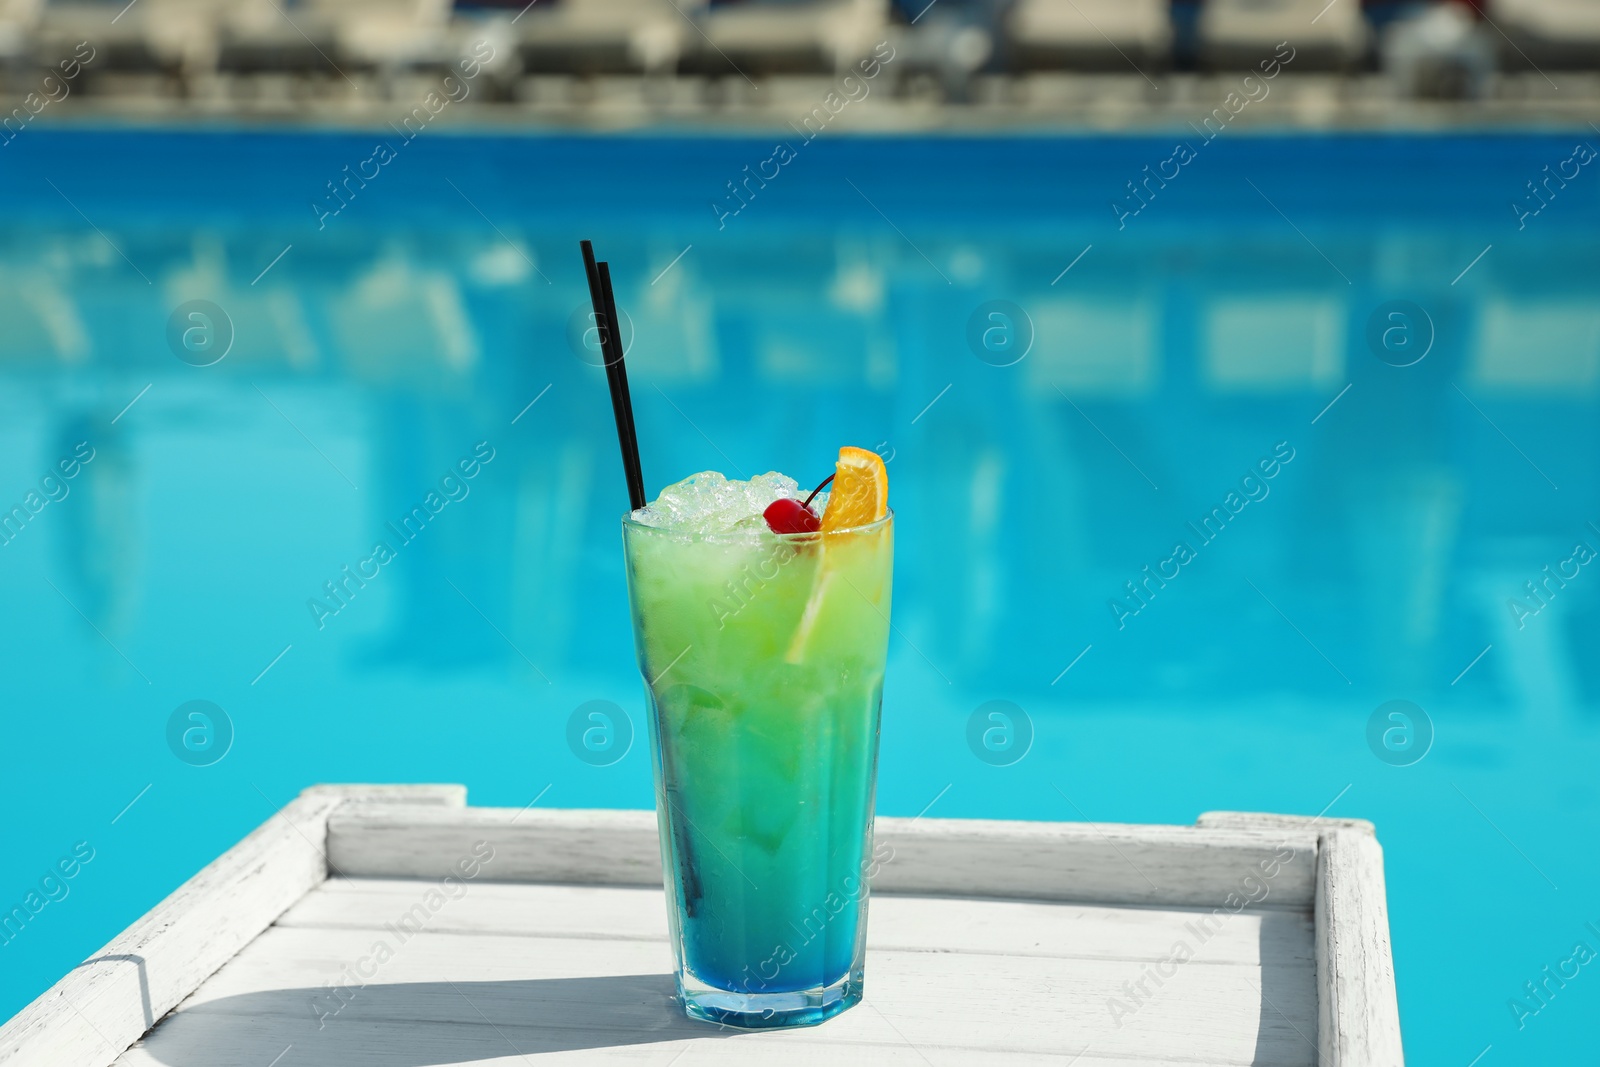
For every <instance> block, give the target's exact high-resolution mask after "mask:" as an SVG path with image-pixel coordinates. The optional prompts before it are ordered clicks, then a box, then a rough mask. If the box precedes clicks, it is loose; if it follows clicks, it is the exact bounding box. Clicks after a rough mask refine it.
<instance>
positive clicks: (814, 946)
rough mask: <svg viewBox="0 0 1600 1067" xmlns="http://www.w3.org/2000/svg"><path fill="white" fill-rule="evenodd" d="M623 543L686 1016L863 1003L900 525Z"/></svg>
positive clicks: (631, 529) (669, 535) (808, 1018)
mask: <svg viewBox="0 0 1600 1067" xmlns="http://www.w3.org/2000/svg"><path fill="white" fill-rule="evenodd" d="M757 521H759V519H757ZM623 542H624V546H625V551H626V556H627V569H628V593H629V599H630V601H631V603H632V607H633V626H634V637H635V642H636V645H637V648H638V654H639V669H640V671H641V673H642V674H643V675H644V679H645V683H646V688H647V689H648V691H649V700H650V724H649V733H650V753H651V761H652V765H653V768H654V774H655V787H656V815H657V820H658V824H659V827H660V832H661V861H662V867H663V869H664V871H663V873H664V881H665V883H666V892H667V914H668V921H669V925H670V929H671V937H672V947H673V952H674V955H675V957H676V962H677V971H678V973H677V979H678V988H679V992H680V994H681V996H682V1000H683V1006H684V1009H685V1010H686V1011H687V1012H688V1014H689V1015H690V1016H692V1017H695V1018H699V1019H705V1020H708V1021H712V1022H719V1023H725V1024H729V1025H734V1026H744V1027H782V1026H804V1025H810V1024H814V1023H818V1022H821V1021H822V1020H824V1019H827V1018H830V1017H832V1016H834V1015H837V1014H838V1013H839V1012H841V1011H844V1010H845V1009H846V1008H848V1007H850V1006H851V1005H853V1004H855V1003H856V1002H858V1001H859V1000H860V999H861V992H862V977H863V972H864V966H865V956H866V929H867V885H868V880H869V878H870V877H871V876H872V874H873V873H874V869H875V866H874V862H875V861H874V855H873V845H872V804H873V792H874V789H875V786H876V780H877V758H878V721H879V712H880V705H881V701H882V695H883V672H884V657H885V652H886V649H887V646H888V637H889V600H890V582H891V577H892V573H893V560H894V515H893V513H890V514H888V515H886V516H885V517H884V518H882V519H880V520H878V521H877V522H874V523H872V524H870V525H867V526H861V527H857V528H854V529H848V530H838V531H830V532H828V533H816V534H789V535H777V534H773V533H770V532H769V531H766V530H761V531H759V532H757V531H754V530H749V531H739V532H736V533H730V534H698V533H688V532H683V531H680V530H675V529H673V528H670V527H666V528H663V527H656V526H648V525H645V524H643V523H640V522H638V521H636V520H634V519H633V518H631V517H629V518H625V519H624V520H623Z"/></svg>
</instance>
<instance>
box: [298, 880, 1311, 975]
mask: <svg viewBox="0 0 1600 1067" xmlns="http://www.w3.org/2000/svg"><path fill="white" fill-rule="evenodd" d="M428 884H429V883H426V882H416V881H410V880H405V879H369V878H332V879H329V880H328V881H327V882H326V883H324V884H323V886H322V888H321V889H320V890H319V891H317V892H315V893H309V894H307V895H306V897H305V898H304V899H303V900H301V901H300V903H299V904H297V905H295V906H294V907H293V908H291V909H289V911H288V912H286V913H285V914H284V915H283V917H282V918H280V919H279V920H278V925H279V926H284V927H314V928H324V929H370V928H371V927H373V926H374V925H377V926H380V927H381V926H382V925H383V924H385V923H388V924H391V925H392V924H395V923H397V922H398V921H399V920H400V919H402V918H404V917H406V916H407V915H408V914H410V913H412V911H413V909H414V908H415V907H416V906H417V905H418V903H419V902H421V901H422V900H423V897H424V895H425V893H424V889H423V888H422V887H425V886H427V885H428ZM469 896H470V900H471V905H470V906H468V907H462V906H459V905H460V904H461V903H462V902H465V901H466V900H467V899H468V898H469ZM425 928H426V929H427V931H428V932H430V933H457V934H483V933H506V934H516V935H522V936H536V937H557V938H591V939H610V938H624V939H629V940H644V941H661V942H665V941H666V939H667V915H666V902H665V900H664V897H663V894H662V892H661V890H659V889H654V890H652V889H636V888H619V887H590V886H566V885H516V884H499V883H483V884H476V885H473V886H471V887H470V888H468V889H467V890H466V891H465V895H463V896H462V897H461V898H460V901H455V900H448V901H446V902H445V903H443V904H442V905H441V906H440V907H439V908H438V909H437V910H436V911H434V912H432V913H431V915H429V917H428V918H427V921H426V927H425ZM869 928H870V930H871V934H872V945H873V947H874V949H879V948H883V949H904V950H907V951H928V952H977V953H989V954H995V955H1006V956H1052V957H1072V958H1076V959H1106V960H1148V961H1158V960H1162V959H1165V958H1166V957H1167V956H1169V955H1170V954H1171V951H1172V947H1173V944H1174V942H1175V941H1177V940H1179V939H1183V940H1187V941H1188V942H1190V943H1191V944H1194V943H1196V942H1198V941H1200V940H1201V939H1202V938H1203V939H1204V940H1205V946H1204V951H1203V953H1201V954H1200V955H1201V958H1203V959H1204V960H1205V961H1206V962H1209V963H1239V964H1247V965H1252V966H1254V965H1259V964H1260V963H1261V962H1262V961H1263V960H1264V959H1265V960H1275V961H1279V962H1283V961H1289V960H1294V961H1296V962H1298V963H1301V964H1304V965H1306V966H1312V965H1314V964H1315V958H1314V956H1313V954H1312V947H1313V946H1312V924H1311V916H1310V913H1309V912H1305V911H1298V910H1286V909H1274V908H1262V909H1249V910H1246V911H1243V912H1241V913H1240V914H1238V915H1232V914H1229V913H1227V912H1224V913H1223V914H1222V915H1214V914H1211V913H1209V912H1205V911H1200V912H1196V911H1194V910H1183V909H1158V908H1133V907H1113V906H1106V905H1094V904H1069V905H1064V904H1046V903H1039V902H1034V901H1017V900H972V901H959V902H952V901H951V900H950V899H948V898H943V897H907V896H896V897H890V896H886V895H884V894H881V893H879V894H875V895H874V897H873V899H872V903H871V922H870V924H869Z"/></svg>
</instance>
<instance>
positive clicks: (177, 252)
mask: <svg viewBox="0 0 1600 1067" xmlns="http://www.w3.org/2000/svg"><path fill="white" fill-rule="evenodd" d="M0 90H3V92H0V205H4V209H5V223H4V225H3V226H0V604H3V605H4V607H5V610H4V611H3V612H0V672H3V673H0V682H3V685H4V689H5V698H4V700H3V701H0V752H3V753H4V762H3V765H0V766H3V769H0V803H3V804H4V806H5V809H6V810H7V811H8V812H9V813H10V816H9V817H8V818H7V820H6V821H5V823H4V827H5V828H4V836H3V838H0V840H3V843H4V846H5V847H4V848H3V849H0V1017H7V1016H9V1015H11V1014H12V1013H14V1012H15V1011H16V1010H18V1009H20V1008H21V1007H22V1006H23V1005H25V1004H26V1003H27V1002H28V1001H30V1000H31V999H32V998H34V997H35V996H37V995H39V994H40V993H41V992H42V991H44V990H45V989H46V988H48V987H49V985H50V984H51V983H52V982H53V981H55V980H56V979H57V978H59V977H60V976H61V975H62V974H63V973H65V972H66V971H67V969H69V968H70V967H72V966H73V965H74V964H75V963H77V962H78V961H80V960H82V959H83V958H85V957H86V956H88V955H90V954H91V953H93V952H94V951H95V950H96V949H98V948H99V947H100V946H101V945H103V944H104V943H105V942H106V941H107V940H109V939H110V938H111V937H112V936H113V935H114V934H115V933H117V932H118V931H120V930H121V929H123V928H124V927H126V926H127V925H129V924H130V923H131V922H133V921H134V920H135V919H136V918H137V917H138V916H140V915H142V914H143V913H144V912H145V911H146V910H148V909H149V908H150V907H151V906H153V905H154V904H155V903H156V902H158V901H159V900H160V899H161V898H162V897H164V896H165V895H166V894H167V893H169V892H171V891H172V890H173V889H174V888H176V887H177V886H178V885H180V884H181V883H182V882H183V881H184V880H185V879H186V878H188V877H189V876H190V875H192V874H193V873H194V872H195V871H197V870H198V869H199V868H200V867H202V866H203V865H204V864H205V863H206V862H208V861H209V860H211V859H212V858H214V857H215V856H216V855H218V854H219V853H221V852H222V851H223V850H225V849H226V848H227V847H229V846H230V845H231V844H232V843H234V842H235V841H237V840H238V839H239V838H240V837H242V836H243V835H244V834H246V833H248V832H249V831H250V830H251V829H252V828H254V827H255V826H257V825H259V824H260V823H261V822H263V821H264V820H265V819H267V818H268V817H269V816H271V815H272V813H273V812H274V811H275V810H276V809H277V808H278V807H279V806H280V805H282V804H283V803H285V802H287V801H288V800H290V799H291V798H292V797H293V796H295V794H296V793H297V792H298V791H299V790H301V789H303V788H304V787H306V786H308V785H311V784H313V783H317V782H337V781H347V782H348V781H375V782H406V781H443V782H463V783H466V784H467V785H468V787H469V790H470V796H471V802H472V803H475V804H481V805H502V806H514V807H522V806H524V805H528V804H530V803H534V802H537V803H539V804H544V805H550V806H556V807H635V808H644V807H648V806H649V805H650V804H651V802H652V793H651V787H650V767H649V758H648V753H647V752H646V751H645V749H644V745H643V742H642V738H643V736H644V720H643V718H642V715H643V709H644V702H643V690H642V686H641V683H640V679H639V678H638V674H637V670H636V667H635V665H634V652H633V643H632V637H631V632H630V628H629V619H628V612H627V603H626V590H625V587H624V582H623V574H622V567H621V551H620V549H621V545H620V531H619V528H618V519H619V517H620V514H621V512H622V510H623V509H624V508H625V506H626V494H625V492H624V485H623V478H622V473H621V469H620V463H619V461H618V457H617V446H616V439H615V435H614V432H613V429H612V427H611V423H610V419H611V416H610V411H609V405H608V401H607V395H606V387H605V384H604V373H603V371H602V369H601V366H600V358H599V355H598V352H597V351H596V348H595V345H594V335H593V332H592V331H590V330H588V325H589V322H588V319H587V313H588V298H587V293H586V289H585V284H584V276H583V272H582V269H581V261H580V259H579V257H578V249H577V243H578V241H579V240H580V239H583V238H590V239H592V240H594V241H595V243H596V246H597V249H598V251H599V254H600V256H601V258H604V259H608V260H609V261H610V262H611V264H612V269H613V273H614V276H615V279H616V286H617V295H618V300H619V304H620V307H621V310H622V312H623V314H624V315H625V316H626V319H627V322H626V329H625V331H624V333H625V340H626V341H627V343H628V346H629V347H628V361H629V369H630V378H631V380H632V383H633V394H634V408H635V413H636V417H637V419H638V423H639V427H638V429H639V438H640V447H641V452H642V455H643V466H644V474H645V478H646V482H647V486H648V488H649V489H650V491H651V492H652V493H654V492H655V491H658V490H659V489H660V488H661V487H662V486H664V485H666V484H668V483H669V482H671V481H675V480H677V479H679V478H682V477H684V476H687V475H688V474H690V473H693V472H695V471H699V470H705V469H717V470H721V471H723V472H724V473H726V474H728V475H729V476H749V475H752V474H755V473H758V472H762V471H766V470H769V469H777V470H781V471H784V472H786V473H788V474H790V475H792V476H794V477H795V478H796V479H797V480H799V481H800V482H802V483H808V484H810V483H815V482H816V481H818V480H820V479H821V477H822V476H823V475H824V474H825V473H827V471H828V470H830V469H831V464H832V460H833V457H834V455H835V454H836V451H837V448H838V447H839V446H840V445H841V444H846V443H851V444H857V445H860V446H863V447H869V448H874V449H876V450H877V451H879V452H880V453H881V454H882V455H883V456H884V458H885V459H886V461H887V462H888V470H889V472H890V478H891V483H892V490H891V492H892V496H893V503H894V507H895V509H896V512H897V517H898V521H897V541H898V545H897V568H896V579H895V583H896V584H895V602H894V610H895V627H896V633H895V636H894V638H893V640H892V642H891V647H890V664H889V677H888V681H887V685H886V690H885V704H884V727H883V748H882V770H881V777H880V788H879V797H878V805H879V811H881V812H883V813H885V814H892V815H915V814H917V813H919V812H922V811H924V810H926V811H927V812H928V813H929V815H930V816H947V817H983V818H1005V819H1044V820H1081V819H1092V820H1095V821H1097V822H1152V823H1177V824H1187V823H1191V822H1193V820H1194V819H1195V817H1196V816H1198V815H1199V814H1200V813H1201V812H1203V811H1208V810H1219V809H1223V810H1227V809H1231V810H1259V811H1279V812H1292V813H1300V814H1307V815H1316V814H1319V813H1323V812H1326V813H1328V814H1329V815H1335V816H1347V817H1361V818H1369V819H1372V820H1373V821H1374V822H1375V823H1376V825H1377V829H1378V835H1379V838H1380V840H1381V841H1382V843H1383V845H1384V847H1385V850H1386V864H1387V876H1388V880H1389V882H1388V885H1389V902H1390V919H1391V926H1392V933H1393V938H1394V947H1395V959H1396V969H1397V977H1398V984H1399V995H1400V1006H1401V1014H1402V1022H1403V1025H1404V1028H1405V1034H1406V1043H1407V1054H1408V1060H1409V1062H1411V1063H1412V1064H1420V1065H1429V1064H1440V1065H1446V1067H1468V1065H1469V1064H1478V1065H1479V1067H1496V1065H1497V1064H1503V1063H1504V1064H1510V1063H1557V1062H1562V1063H1565V1062H1579V1061H1581V1060H1582V1059H1583V1058H1584V1057H1585V1056H1590V1057H1592V1055H1593V1050H1594V1048H1595V1040H1596V1037H1597V1032H1596V1029H1595V1025H1596V1024H1595V1020H1596V1019H1597V1018H1600V977H1587V976H1588V974H1589V969H1590V968H1585V969H1584V970H1583V971H1582V972H1581V975H1580V976H1579V977H1577V978H1575V979H1570V980H1568V981H1566V982H1565V984H1563V985H1560V986H1556V985H1554V984H1553V983H1551V984H1549V985H1539V986H1537V987H1536V986H1534V985H1533V984H1532V983H1543V982H1545V981H1546V979H1545V978H1544V974H1545V973H1546V972H1545V968H1547V967H1555V966H1557V965H1559V964H1561V962H1562V961H1565V960H1568V959H1569V958H1571V957H1572V956H1573V946H1574V944H1575V943H1585V944H1587V945H1589V946H1590V947H1591V948H1592V949H1594V950H1595V951H1597V952H1600V934H1596V933H1595V932H1594V929H1593V928H1591V926H1590V925H1588V924H1591V923H1592V924H1595V925H1596V926H1600V854H1597V853H1596V851H1595V850H1594V849H1593V848H1592V847H1589V845H1588V844H1587V843H1588V842H1592V841H1593V840H1595V839H1596V836H1597V835H1600V785H1597V782H1596V779H1595V775H1594V767H1595V766H1596V763H1597V761H1600V656H1597V655H1596V650H1597V647H1600V572H1597V571H1596V568H1595V566H1594V565H1593V564H1592V562H1591V561H1592V560H1593V559H1594V558H1596V557H1597V556H1600V297H1597V294H1600V284H1597V283H1600V242H1597V240H1596V237H1597V236H1600V169H1597V168H1596V167H1595V166H1594V161H1595V160H1596V159H1600V126H1597V125H1596V123H1600V2H1595V0H1482V2H1479V3H1463V2H1456V0H1448V2H1436V3H1420V2H1388V3H1358V2H1357V0H1202V2H1186V0H1185V2H1177V0H1175V2H1171V3H1169V2H1168V0H1014V2H1009V3H1007V2H1000V0H986V2H975V0H933V2H931V3H930V2H927V0H895V2H893V3H890V2H887V0H842V2H833V0H824V2H816V0H793V2H757V0H748V2H742V3H726V4H722V3H713V4H709V5H708V4H706V3H704V2H701V0H535V2H533V3H529V4H525V5H524V4H516V3H512V4H491V3H477V4H460V5H457V6H455V7H452V6H450V5H449V4H448V3H447V2H444V0H426V2H421V3H394V2H389V0H344V2H339V3H334V2H331V0H299V2H294V3H288V2H274V0H234V2H229V3H221V2H215V0H132V2H127V0H121V2H98V0H97V2H74V3H42V2H38V0H0ZM485 452H487V453H489V454H491V455H492V457H493V458H492V459H490V460H488V461H487V462H484V463H482V464H481V470H480V472H479V473H478V474H477V475H476V476H475V477H474V478H473V479H472V480H470V481H469V482H466V483H463V484H458V486H457V488H456V489H450V488H449V487H448V486H445V485H443V479H444V476H445V475H447V474H450V473H451V472H452V471H453V470H455V469H457V464H458V463H459V461H461V460H462V459H463V458H466V457H470V456H474V455H478V456H480V457H481V456H482V455H483V454H484V453H485ZM1264 465H1265V466H1264ZM1266 467H1272V468H1274V472H1273V474H1272V475H1271V477H1270V478H1267V477H1263V476H1260V472H1262V471H1264V470H1265V469H1266ZM430 493H439V494H442V495H445V496H448V497H449V500H448V503H447V504H445V505H444V506H442V508H441V509H440V510H438V511H437V512H436V513H431V517H430V518H429V519H428V520H427V521H426V524H425V528H423V529H422V532H421V533H416V532H415V530H412V531H411V532H410V533H408V534H406V535H404V536H402V535H401V533H400V531H399V530H397V527H398V526H400V525H402V524H403V522H404V520H405V519H406V517H407V516H413V515H414V514H415V512H416V509H417V508H418V507H421V506H424V505H425V501H426V500H427V499H428V495H429V494H430ZM419 525H422V524H420V523H418V522H415V521H413V523H412V526H413V527H416V526H419ZM1218 531H1220V532H1218ZM380 541H383V542H386V543H388V544H390V545H391V547H392V548H393V549H395V555H394V558H393V559H392V560H391V561H390V562H388V563H385V564H383V566H382V567H381V569H380V570H379V571H378V573H377V575H376V576H375V577H374V576H372V574H371V571H370V569H369V568H368V564H367V563H366V562H365V561H369V560H370V559H371V558H372V557H373V555H374V546H375V543H377V542H380ZM1180 543H1181V544H1186V545H1188V546H1189V548H1190V550H1191V552H1192V557H1193V558H1192V559H1190V560H1189V562H1186V563H1182V564H1174V563H1173V562H1171V561H1172V560H1173V558H1174V556H1175V547H1176V546H1177V545H1178V544H1180ZM1174 567H1177V570H1176V571H1174V569H1173V568H1174ZM357 572H360V573H365V574H366V575H367V577H365V578H363V579H361V580H359V581H358V580H356V579H355V578H352V577H351V575H352V574H355V573H357ZM1152 575H1155V576H1154V577H1152ZM1161 575H1165V577H1161ZM1174 575H1176V576H1174ZM594 700H604V701H609V702H611V703H612V704H613V705H614V706H615V709H616V726H617V732H616V736H615V739H614V741H612V742H611V743H609V745H608V746H607V747H604V748H603V750H601V751H593V750H587V749H582V748H579V749H574V748H572V747H570V745H569V742H568V740H567V739H568V736H569V733H568V723H569V720H570V719H571V717H572V716H573V715H574V714H576V713H577V709H579V708H580V707H581V706H583V705H586V704H587V703H588V702H590V701H594ZM993 701H1005V702H1008V704H1009V705H1010V706H1011V709H1012V710H1011V711H1010V712H1009V714H1010V716H1011V729H1010V731H1009V732H1008V733H1007V735H1006V739H1005V743H1004V744H1002V745H1001V746H1000V748H999V749H996V748H993V747H991V746H989V745H987V744H978V743H976V742H974V741H972V740H971V739H972V738H973V737H975V736H988V735H985V734H984V732H983V730H982V729H979V730H977V731H974V730H973V728H972V727H973V723H974V721H977V722H978V724H979V726H980V727H982V726H983V725H984V724H985V723H987V722H988V721H989V720H987V719H984V718H983V717H982V715H981V714H980V709H984V708H988V707H992V705H991V702H993ZM197 702H198V703H197ZM195 716H199V717H198V718H196V717H195ZM975 716H978V718H977V719H976V720H975V719H974V717H975ZM80 843H81V844H85V845H87V846H88V847H89V848H91V849H92V850H93V855H94V858H93V860H92V862H89V863H87V864H84V865H83V868H82V871H81V873H80V874H79V875H77V876H76V877H75V878H74V879H73V880H72V881H71V882H70V883H69V884H68V885H67V887H66V888H67V890H68V892H67V893H66V894H65V895H64V896H61V897H60V898H59V899H51V900H50V901H49V902H48V904H47V905H45V906H43V907H42V908H39V909H38V910H34V909H32V908H31V907H28V906H25V901H26V900H27V899H28V895H29V894H30V893H32V892H34V891H35V889H37V887H38V886H39V884H40V880H41V877H42V875H44V874H45V873H46V872H47V871H48V870H49V869H50V868H51V867H52V866H53V865H54V864H55V863H56V862H57V861H58V860H59V859H61V858H62V857H63V856H67V855H71V854H72V853H73V850H74V848H75V847H77V846H78V845H79V844H80ZM18 908H22V911H21V912H18V910H17V909H18ZM19 915H20V916H21V917H20V918H18V916H19ZM330 977H331V976H330ZM1136 977H1137V975H1133V974H1130V975H1129V978H1130V979H1132V978H1136ZM1536 990H1538V991H1536ZM1040 1010H1041V1011H1045V1010H1048V1005H1041V1008H1040ZM1307 1062H1309V1059H1308V1060H1307ZM285 1067H287V1061H286V1064H285Z"/></svg>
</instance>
